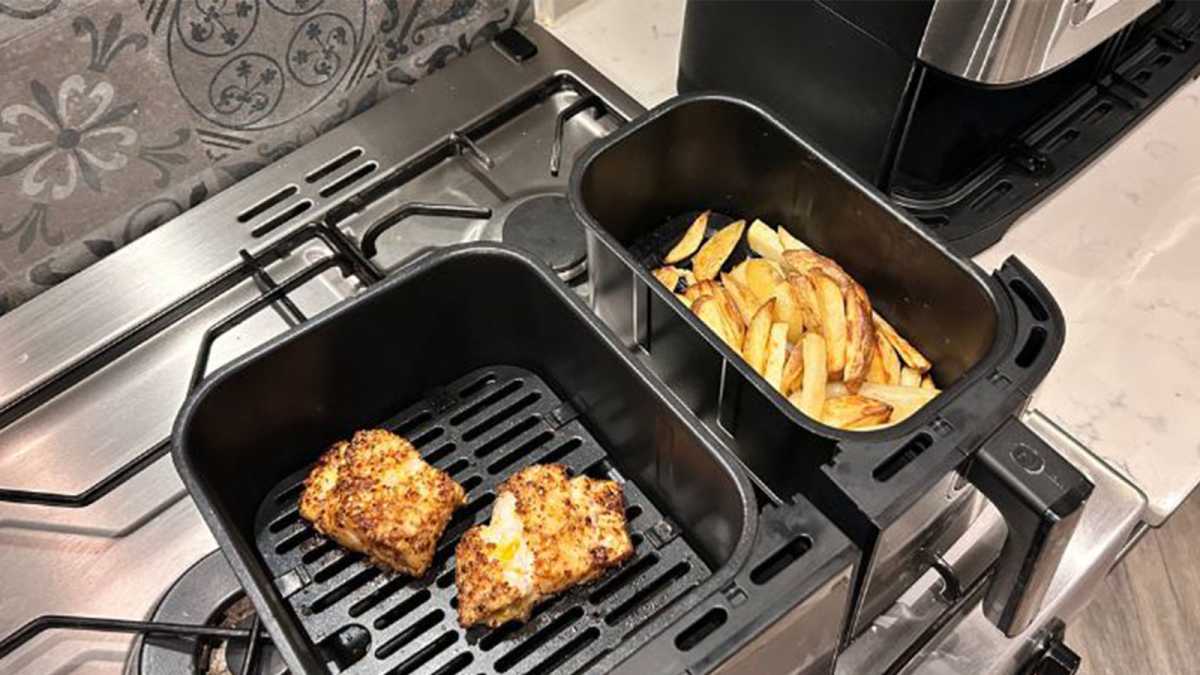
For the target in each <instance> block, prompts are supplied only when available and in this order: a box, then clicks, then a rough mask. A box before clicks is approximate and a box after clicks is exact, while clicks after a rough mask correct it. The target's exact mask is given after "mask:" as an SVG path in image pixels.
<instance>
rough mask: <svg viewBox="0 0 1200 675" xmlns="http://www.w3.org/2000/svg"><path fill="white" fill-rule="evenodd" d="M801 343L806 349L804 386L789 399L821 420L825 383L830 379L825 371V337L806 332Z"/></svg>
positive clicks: (810, 415)
mask: <svg viewBox="0 0 1200 675" xmlns="http://www.w3.org/2000/svg"><path fill="white" fill-rule="evenodd" d="M801 344H802V345H803V349H804V376H803V386H801V388H800V392H799V394H798V395H795V397H794V399H788V400H792V401H793V403H795V404H796V407H798V408H800V412H802V413H804V414H805V415H808V416H809V417H811V418H813V419H815V420H819V419H821V412H822V411H823V410H824V408H825V385H826V380H827V379H828V377H827V375H826V371H825V364H826V362H827V356H826V354H825V338H823V337H821V336H820V335H817V334H816V333H805V334H804V342H803V343H801Z"/></svg>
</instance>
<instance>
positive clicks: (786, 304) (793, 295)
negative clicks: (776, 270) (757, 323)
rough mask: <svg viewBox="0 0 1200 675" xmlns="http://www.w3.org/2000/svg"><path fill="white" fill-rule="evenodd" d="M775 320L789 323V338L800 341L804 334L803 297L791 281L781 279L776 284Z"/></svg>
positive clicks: (774, 296)
mask: <svg viewBox="0 0 1200 675" xmlns="http://www.w3.org/2000/svg"><path fill="white" fill-rule="evenodd" d="M772 297H773V298H774V299H775V320H776V321H780V322H783V323H785V324H787V327H788V340H790V341H792V342H798V341H799V340H800V338H801V336H803V335H804V312H803V309H802V305H803V304H804V300H803V298H801V297H800V292H799V291H798V290H796V288H795V287H793V286H792V285H791V284H790V283H788V282H786V281H781V282H780V283H779V284H778V285H776V286H775V294H774V295H773V296H772Z"/></svg>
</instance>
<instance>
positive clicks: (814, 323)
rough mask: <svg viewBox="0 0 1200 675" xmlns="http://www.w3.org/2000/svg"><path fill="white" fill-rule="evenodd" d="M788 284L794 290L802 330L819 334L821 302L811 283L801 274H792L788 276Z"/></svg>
mask: <svg viewBox="0 0 1200 675" xmlns="http://www.w3.org/2000/svg"><path fill="white" fill-rule="evenodd" d="M788 283H789V284H791V285H792V287H793V288H795V289H796V293H797V295H796V297H795V299H796V300H797V305H798V308H799V309H800V313H801V314H802V315H803V317H804V330H812V331H817V332H821V330H822V329H821V302H820V300H818V299H817V290H816V289H815V288H813V285H812V282H811V281H809V279H808V277H806V276H804V275H803V274H796V273H792V274H789V275H788Z"/></svg>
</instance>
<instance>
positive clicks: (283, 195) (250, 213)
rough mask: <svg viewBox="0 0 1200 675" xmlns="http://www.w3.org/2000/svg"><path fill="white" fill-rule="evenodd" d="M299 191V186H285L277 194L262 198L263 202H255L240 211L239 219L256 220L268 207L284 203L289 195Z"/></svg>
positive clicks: (245, 221) (244, 220) (240, 220)
mask: <svg viewBox="0 0 1200 675" xmlns="http://www.w3.org/2000/svg"><path fill="white" fill-rule="evenodd" d="M298 191H299V188H297V187H296V186H295V185H289V186H287V187H285V188H282V189H280V190H279V191H278V192H276V193H275V194H273V195H271V196H270V197H267V198H266V199H264V200H262V201H261V202H259V203H257V204H255V205H254V206H251V207H250V208H248V209H246V210H245V211H242V212H241V213H239V214H238V216H237V221H238V222H239V223H248V222H250V221H251V220H254V219H255V218H257V217H259V216H260V215H262V214H264V213H266V212H267V210H268V209H270V208H272V207H274V206H276V205H278V204H282V203H283V200H285V199H287V198H288V197H291V196H292V195H294V194H296V192H298Z"/></svg>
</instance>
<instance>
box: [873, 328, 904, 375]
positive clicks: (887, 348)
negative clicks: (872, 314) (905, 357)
mask: <svg viewBox="0 0 1200 675" xmlns="http://www.w3.org/2000/svg"><path fill="white" fill-rule="evenodd" d="M875 327H876V328H879V324H875ZM875 341H876V342H877V343H879V358H880V360H881V361H882V362H883V374H884V376H885V377H884V382H883V383H884V384H900V367H901V366H900V357H899V356H898V355H897V354H896V348H895V347H893V346H892V343H890V342H888V341H887V338H886V337H884V336H883V333H882V332H881V331H879V330H876V331H875Z"/></svg>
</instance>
